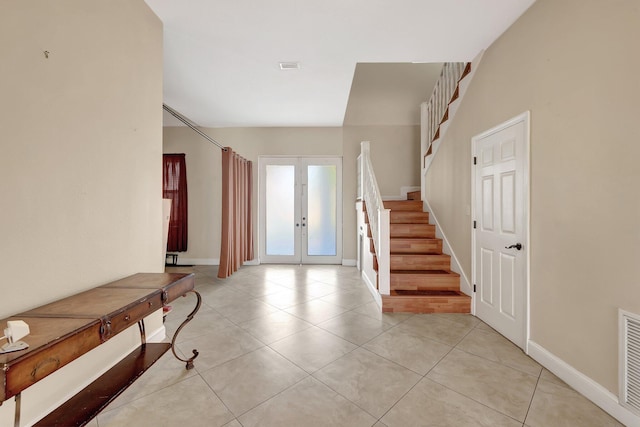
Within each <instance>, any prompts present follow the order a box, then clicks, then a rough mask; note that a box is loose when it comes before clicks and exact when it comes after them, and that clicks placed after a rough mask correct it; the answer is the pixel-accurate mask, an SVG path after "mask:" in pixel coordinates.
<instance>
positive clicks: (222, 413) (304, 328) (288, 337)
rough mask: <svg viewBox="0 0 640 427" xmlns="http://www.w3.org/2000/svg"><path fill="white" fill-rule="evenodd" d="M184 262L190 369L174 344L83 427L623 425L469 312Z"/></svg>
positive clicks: (306, 279)
mask: <svg viewBox="0 0 640 427" xmlns="http://www.w3.org/2000/svg"><path fill="white" fill-rule="evenodd" d="M192 270H193V271H194V273H195V274H196V289H197V290H198V291H199V292H200V293H201V295H202V298H203V304H202V308H201V310H200V312H199V313H198V314H197V315H196V317H195V318H194V320H193V321H192V322H191V323H190V324H189V325H188V326H187V327H185V328H184V329H183V331H182V332H181V334H180V336H179V340H178V345H177V346H178V349H179V351H180V352H182V353H183V354H191V350H192V349H194V348H196V349H198V351H199V352H200V356H199V357H198V358H197V359H196V361H195V369H193V370H191V371H186V370H185V369H184V367H183V365H182V364H181V363H180V362H178V361H177V360H176V359H174V357H173V355H172V354H171V352H168V353H167V354H166V355H165V356H164V357H163V358H162V359H160V361H158V363H156V365H154V366H153V367H152V368H151V369H150V370H149V371H148V372H147V373H146V374H145V375H143V376H142V377H141V378H140V379H139V380H138V381H137V382H136V383H134V384H133V386H131V387H130V388H129V389H128V390H127V391H126V392H125V393H124V394H123V395H122V396H120V397H119V398H118V399H117V400H116V401H114V402H113V403H112V404H111V405H110V406H109V407H108V408H107V409H106V410H105V411H104V412H102V413H101V414H100V415H99V416H98V417H97V418H96V419H95V420H94V421H93V422H92V424H90V425H91V426H93V427H96V426H98V427H110V426H180V427H187V426H227V427H238V426H244V427H253V426H277V427H287V426H349V427H351V426H353V427H357V426H375V427H385V426H386V427H407V426H456V427H460V426H529V427H538V426H544V427H549V426H572V427H573V426H581V427H583V426H598V427H601V426H616V425H620V424H619V423H617V422H616V421H615V420H614V419H613V418H611V417H610V416H609V415H608V414H606V413H605V412H603V411H602V410H600V409H599V408H598V407H596V406H595V405H593V404H592V403H591V402H589V401H588V400H587V399H585V398H584V397H582V396H581V395H580V394H578V393H577V392H575V391H574V390H572V389H571V388H570V387H569V386H567V385H566V384H564V383H563V382H562V381H560V380H559V379H558V378H556V377H555V376H554V375H553V374H551V373H550V372H549V371H547V370H546V369H543V368H542V367H541V366H540V365H538V364H537V363H536V362H535V361H533V360H532V359H530V358H529V357H527V356H526V355H525V354H524V353H522V352H521V351H520V350H519V349H518V348H517V347H515V346H514V345H513V344H511V343H510V342H509V341H508V340H506V339H505V338H503V337H502V336H500V335H499V334H497V333H496V332H494V331H493V330H492V329H491V328H490V327H488V326H487V325H486V324H484V323H483V322H481V321H480V320H478V319H477V318H475V317H473V316H471V315H455V314H431V315H411V314H382V313H380V312H379V309H378V307H377V306H376V304H375V302H373V299H372V297H371V295H370V294H369V291H368V290H367V288H366V286H365V285H364V284H363V283H362V282H361V280H360V279H359V276H358V271H357V270H356V269H355V268H353V267H341V266H297V265H293V266H282V265H271V266H269V265H262V266H245V267H242V268H241V269H240V271H238V272H236V273H235V274H234V275H233V276H232V277H230V278H228V279H225V280H220V279H217V278H216V277H215V276H216V273H217V267H197V266H196V267H194V268H193V269H192ZM194 304H195V298H194V297H193V295H188V296H187V297H185V298H181V299H179V300H177V301H175V303H174V304H173V305H174V310H173V312H172V313H170V314H169V316H168V317H167V321H166V324H165V325H166V327H167V334H168V336H172V335H173V332H174V331H175V330H176V328H177V327H178V326H179V324H180V322H181V321H182V320H183V319H184V318H185V316H186V315H187V314H188V313H189V312H190V311H191V309H192V307H193V306H194Z"/></svg>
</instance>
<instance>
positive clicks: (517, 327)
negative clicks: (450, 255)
mask: <svg viewBox="0 0 640 427" xmlns="http://www.w3.org/2000/svg"><path fill="white" fill-rule="evenodd" d="M528 138H529V114H528V113H525V114H523V115H521V116H518V117H516V118H515V119H512V120H510V121H508V122H506V123H504V124H502V125H500V126H497V127H496V128H494V129H491V130H489V131H487V132H485V133H483V134H481V135H478V136H476V137H474V138H473V140H472V145H473V152H474V159H475V165H474V166H473V167H474V174H473V177H474V179H473V181H474V218H475V229H474V255H473V258H474V259H473V275H474V283H475V284H476V293H475V295H474V304H475V313H476V316H478V317H479V318H481V319H482V320H483V321H485V322H486V323H488V324H489V325H490V326H491V327H493V328H494V329H495V330H497V331H498V332H500V333H501V334H502V335H504V336H505V337H507V338H508V339H510V340H511V341H513V342H514V343H515V344H517V345H518V346H520V347H521V348H523V349H525V346H526V342H527V340H528V318H529V317H528V316H529V314H528V254H529V247H528V234H529V232H528V230H529V213H528V212H529V211H528V209H529V208H528V199H529V170H528V169H529V168H528V165H529V141H528Z"/></svg>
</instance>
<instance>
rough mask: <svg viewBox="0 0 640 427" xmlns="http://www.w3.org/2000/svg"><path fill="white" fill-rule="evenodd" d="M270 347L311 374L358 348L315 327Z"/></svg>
mask: <svg viewBox="0 0 640 427" xmlns="http://www.w3.org/2000/svg"><path fill="white" fill-rule="evenodd" d="M270 347H271V348H273V349H274V350H275V351H277V352H278V353H280V354H282V355H283V356H284V357H286V358H287V359H289V360H290V361H292V362H293V363H295V364H296V365H298V366H299V367H301V368H302V369H304V370H305V371H307V372H309V373H311V372H315V371H317V370H318V369H320V368H322V367H324V366H326V365H328V364H329V363H331V362H333V361H334V360H336V359H338V358H340V357H342V356H343V355H345V354H347V353H349V352H350V351H352V350H354V349H355V348H356V347H357V346H355V345H353V344H352V343H350V342H348V341H345V340H343V339H342V338H338V337H337V336H335V335H333V334H330V333H329V332H326V331H324V330H322V329H320V328H317V327H313V328H309V329H305V330H304V331H301V332H297V333H295V334H293V335H290V336H288V337H286V338H283V339H281V340H280V341H276V342H274V343H273V344H271V345H270Z"/></svg>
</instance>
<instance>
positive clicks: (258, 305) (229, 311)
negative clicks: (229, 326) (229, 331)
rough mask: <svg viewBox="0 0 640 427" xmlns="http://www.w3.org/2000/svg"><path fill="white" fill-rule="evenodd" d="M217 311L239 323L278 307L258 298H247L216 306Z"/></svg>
mask: <svg viewBox="0 0 640 427" xmlns="http://www.w3.org/2000/svg"><path fill="white" fill-rule="evenodd" d="M216 311H217V312H218V313H220V314H221V315H223V316H224V317H225V318H227V319H228V320H230V321H231V322H233V323H236V324H238V323H242V322H246V321H247V320H251V319H256V318H258V317H263V316H266V315H268V314H271V313H274V312H276V311H278V309H277V308H276V307H274V306H272V305H269V304H266V303H264V302H262V301H259V300H257V299H245V300H244V301H242V302H233V303H231V304H228V305H223V306H221V307H216Z"/></svg>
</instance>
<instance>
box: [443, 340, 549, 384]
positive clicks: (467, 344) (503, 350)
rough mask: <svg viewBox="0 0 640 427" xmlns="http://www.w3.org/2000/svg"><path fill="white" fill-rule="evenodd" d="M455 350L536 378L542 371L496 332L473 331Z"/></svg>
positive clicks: (540, 367)
mask: <svg viewBox="0 0 640 427" xmlns="http://www.w3.org/2000/svg"><path fill="white" fill-rule="evenodd" d="M456 348H457V349H459V350H463V351H466V352H467V353H471V354H475V355H476V356H481V357H484V358H485V359H489V360H493V361H494V362H498V363H502V364H503V365H506V366H509V367H511V368H514V369H517V370H519V371H522V372H524V373H527V374H529V375H533V376H536V377H537V376H539V375H540V372H541V370H542V366H540V365H539V364H538V363H537V362H536V361H535V360H533V359H532V358H530V357H529V356H527V355H526V354H524V353H523V352H522V350H521V349H520V348H519V347H518V346H516V345H515V344H513V343H512V342H511V341H509V340H508V339H506V338H505V337H503V336H502V335H500V334H498V333H497V332H492V331H485V330H481V329H474V330H472V331H471V332H469V335H467V336H466V337H464V339H463V340H462V341H461V342H460V344H458V345H457V346H456Z"/></svg>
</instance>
